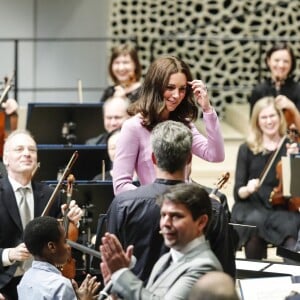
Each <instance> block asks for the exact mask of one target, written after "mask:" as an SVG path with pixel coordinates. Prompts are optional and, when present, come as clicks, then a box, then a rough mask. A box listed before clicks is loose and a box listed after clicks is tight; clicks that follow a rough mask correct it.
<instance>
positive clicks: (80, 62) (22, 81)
mask: <svg viewBox="0 0 300 300" xmlns="http://www.w3.org/2000/svg"><path fill="white" fill-rule="evenodd" d="M0 5H1V6H0V7H1V10H0V18H1V21H2V22H1V24H2V26H1V27H0V55H1V59H0V81H3V78H4V76H11V74H12V72H13V70H14V68H15V66H14V55H15V54H14V42H13V41H12V40H10V39H19V38H20V39H21V40H20V42H19V51H18V87H19V89H20V92H19V94H18V95H19V96H18V101H19V103H20V105H21V106H22V107H26V105H27V103H28V102H30V101H35V102H56V101H64V102H72V101H78V94H77V89H76V88H77V85H78V80H79V79H81V80H82V86H83V100H84V101H88V102H97V101H98V100H99V98H100V94H101V88H103V87H105V86H106V85H107V81H108V78H107V59H108V55H109V53H108V52H107V40H102V41H96V40H93V41H89V42H87V41H86V42H83V41H52V42H51V41H37V42H34V41H32V40H31V39H36V38H41V39H47V38H50V39H52V38H54V39H55V38H59V39H60V38H68V39H70V38H94V39H98V38H103V37H107V36H109V34H108V19H109V0H50V1H49V0H22V1H20V0H0ZM4 39H8V40H4ZM22 39H23V40H22ZM24 39H25V40H24ZM31 89H37V91H31ZM10 96H14V95H13V94H12V93H10Z"/></svg>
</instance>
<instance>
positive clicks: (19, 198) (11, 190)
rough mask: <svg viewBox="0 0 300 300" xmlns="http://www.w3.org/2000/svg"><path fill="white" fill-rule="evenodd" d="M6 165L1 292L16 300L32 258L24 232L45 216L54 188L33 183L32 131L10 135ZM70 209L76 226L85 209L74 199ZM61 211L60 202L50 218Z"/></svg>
mask: <svg viewBox="0 0 300 300" xmlns="http://www.w3.org/2000/svg"><path fill="white" fill-rule="evenodd" d="M3 162H4V165H5V167H6V170H7V176H5V177H3V178H1V179H0V207H1V209H0V293H2V294H3V295H4V296H5V298H6V299H8V300H11V299H12V300H16V299H18V296H17V288H16V287H17V284H18V283H19V281H20V280H21V277H22V275H23V274H24V272H25V270H26V269H27V267H29V266H30V262H29V261H30V259H31V256H30V253H29V252H28V250H27V248H26V246H25V244H24V243H23V229H24V227H25V226H26V224H27V223H28V222H29V221H30V220H31V219H33V218H35V217H37V216H40V215H41V214H42V212H43V210H44V208H45V207H46V204H47V203H48V200H49V198H50V196H51V195H52V192H53V189H51V188H50V187H49V186H48V185H46V184H42V183H37V182H33V181H32V174H33V171H34V170H35V168H36V166H37V147H36V143H35V141H34V140H33V138H32V137H31V135H30V133H29V132H27V131H25V130H17V131H14V132H12V133H11V134H10V135H9V136H8V138H7V140H6V142H5V144H4V155H3ZM22 190H23V191H22ZM23 203H24V205H23ZM69 208H70V211H69V212H68V218H69V219H70V221H72V222H74V223H75V224H77V223H78V221H79V219H80V218H81V215H82V210H81V209H80V208H79V207H78V206H77V205H76V203H75V201H73V200H72V201H71V203H70V206H69ZM61 209H66V206H65V205H61V203H60V201H59V200H57V201H55V202H54V204H53V205H52V207H51V210H50V213H49V215H51V216H53V217H58V216H59V215H60V214H61ZM26 264H28V266H26Z"/></svg>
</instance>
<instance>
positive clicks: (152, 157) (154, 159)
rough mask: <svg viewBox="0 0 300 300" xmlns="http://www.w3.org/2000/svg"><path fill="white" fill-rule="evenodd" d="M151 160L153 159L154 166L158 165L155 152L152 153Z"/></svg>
mask: <svg viewBox="0 0 300 300" xmlns="http://www.w3.org/2000/svg"><path fill="white" fill-rule="evenodd" d="M151 159H152V162H153V164H154V165H156V157H155V155H154V153H153V152H152V153H151Z"/></svg>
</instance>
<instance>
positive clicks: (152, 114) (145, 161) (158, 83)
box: [113, 56, 224, 194]
mask: <svg viewBox="0 0 300 300" xmlns="http://www.w3.org/2000/svg"><path fill="white" fill-rule="evenodd" d="M195 99H196V101H195ZM196 102H197V103H198V105H199V106H200V107H201V109H202V112H203V120H204V122H205V127H206V134H207V137H205V136H203V135H202V134H201V133H199V131H198V130H197V129H196V127H195V125H194V124H193V123H192V121H194V120H196V118H197V117H198V106H197V103H196ZM129 113H130V114H131V115H132V116H133V117H132V118H130V119H129V120H127V121H125V123H124V124H123V126H122V130H121V134H120V136H119V139H118V144H117V148H116V156H115V161H114V166H113V185H114V191H115V194H118V193H120V192H123V191H126V190H130V189H134V188H136V187H135V185H133V184H132V181H133V176H134V172H136V174H137V176H138V179H139V181H140V183H141V184H142V185H145V184H148V183H152V182H153V181H154V179H155V171H154V165H153V163H152V158H151V156H152V149H151V143H150V134H151V130H152V129H153V128H154V127H155V125H157V124H158V123H160V122H163V121H165V120H174V121H178V122H182V123H184V124H186V125H187V126H189V128H190V129H191V131H192V133H193V148H192V151H193V154H195V155H197V156H199V157H201V158H202V159H204V160H207V161H211V162H221V161H223V160H224V141H223V137H222V135H221V131H220V126H219V120H218V116H217V114H216V112H215V110H214V109H213V107H212V106H211V105H210V102H209V98H208V93H207V89H206V86H205V85H204V83H203V82H202V81H201V80H196V79H194V80H193V78H192V75H191V72H190V69H189V67H188V65H187V64H186V63H184V62H183V61H182V60H180V59H179V58H177V57H174V56H164V57H161V58H158V59H157V60H156V61H154V62H153V63H152V64H151V66H150V67H149V70H148V72H147V74H146V76H145V80H144V83H143V85H142V87H141V93H140V98H139V100H138V101H136V102H135V103H133V104H132V106H131V107H130V108H129Z"/></svg>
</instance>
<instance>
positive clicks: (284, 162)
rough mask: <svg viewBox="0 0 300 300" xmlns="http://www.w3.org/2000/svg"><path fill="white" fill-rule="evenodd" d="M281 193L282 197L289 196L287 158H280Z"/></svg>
mask: <svg viewBox="0 0 300 300" xmlns="http://www.w3.org/2000/svg"><path fill="white" fill-rule="evenodd" d="M281 161H282V193H283V196H286V197H289V196H291V159H290V157H288V156H282V157H281Z"/></svg>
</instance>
